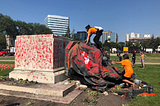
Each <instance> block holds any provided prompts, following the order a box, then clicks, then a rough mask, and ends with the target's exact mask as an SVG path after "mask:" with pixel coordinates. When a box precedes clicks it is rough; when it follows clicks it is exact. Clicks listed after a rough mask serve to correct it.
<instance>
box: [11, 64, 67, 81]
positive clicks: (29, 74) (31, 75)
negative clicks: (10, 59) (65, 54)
mask: <svg viewBox="0 0 160 106" xmlns="http://www.w3.org/2000/svg"><path fill="white" fill-rule="evenodd" d="M9 78H14V79H17V80H18V79H23V80H26V79H28V80H29V81H37V82H39V83H53V84H55V83H57V82H60V81H63V80H65V79H67V77H66V76H65V70H64V67H62V68H58V69H54V70H47V71H46V70H36V71H35V70H22V69H16V68H15V69H14V71H12V72H10V73H9Z"/></svg>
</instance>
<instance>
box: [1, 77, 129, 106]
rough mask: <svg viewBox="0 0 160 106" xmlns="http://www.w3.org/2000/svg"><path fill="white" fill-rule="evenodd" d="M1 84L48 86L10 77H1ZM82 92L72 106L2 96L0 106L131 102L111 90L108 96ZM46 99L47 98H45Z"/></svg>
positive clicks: (118, 105)
mask: <svg viewBox="0 0 160 106" xmlns="http://www.w3.org/2000/svg"><path fill="white" fill-rule="evenodd" d="M0 83H1V84H7V85H12V86H21V87H32V88H36V87H39V86H47V84H41V83H37V82H33V81H31V82H29V81H27V80H21V79H20V80H14V79H9V78H8V77H3V78H2V77H1V78H0ZM80 90H82V91H83V92H82V93H81V94H80V95H79V96H78V97H77V98H75V99H74V100H73V101H72V102H71V103H70V104H62V103H56V102H50V101H44V100H36V99H29V98H22V97H15V96H8V95H0V106H122V104H128V103H129V101H130V100H129V99H128V98H123V97H122V96H121V95H117V93H115V92H113V90H110V92H108V93H109V94H108V95H104V94H103V93H101V92H97V91H92V90H90V89H89V88H87V89H80ZM1 92H4V91H1ZM5 92H7V91H5ZM13 93H17V92H13ZM19 94H20V95H23V96H26V97H29V96H31V94H28V93H19ZM37 96H38V95H37ZM39 96H40V95H39ZM44 98H47V97H46V96H45V97H44Z"/></svg>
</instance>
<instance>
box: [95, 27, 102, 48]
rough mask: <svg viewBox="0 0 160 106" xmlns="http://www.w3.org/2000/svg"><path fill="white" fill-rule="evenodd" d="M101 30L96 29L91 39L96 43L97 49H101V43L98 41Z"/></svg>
mask: <svg viewBox="0 0 160 106" xmlns="http://www.w3.org/2000/svg"><path fill="white" fill-rule="evenodd" d="M102 32H103V30H100V31H99V30H98V29H97V32H96V36H95V37H94V39H93V41H94V42H95V43H96V46H97V48H98V49H101V48H102V45H101V43H100V42H99V39H100V37H101V35H102Z"/></svg>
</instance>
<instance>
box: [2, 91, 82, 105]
mask: <svg viewBox="0 0 160 106" xmlns="http://www.w3.org/2000/svg"><path fill="white" fill-rule="evenodd" d="M81 93H82V91H80V90H77V89H75V90H73V91H71V92H70V93H68V94H67V95H66V96H64V97H56V96H49V95H48V96H46V95H42V94H38V95H37V94H33V93H26V92H25V93H24V92H19V91H11V90H4V89H0V95H4V96H14V97H19V98H27V99H34V100H43V101H50V102H56V103H64V104H70V103H71V102H72V101H73V100H74V99H75V98H76V97H77V96H78V95H79V94H81Z"/></svg>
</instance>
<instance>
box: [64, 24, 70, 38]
mask: <svg viewBox="0 0 160 106" xmlns="http://www.w3.org/2000/svg"><path fill="white" fill-rule="evenodd" d="M70 35H71V34H70V28H69V26H68V28H67V32H66V34H65V35H62V36H63V37H68V38H71V37H70Z"/></svg>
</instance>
